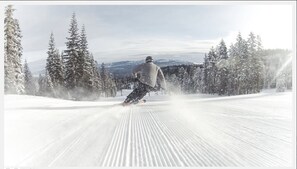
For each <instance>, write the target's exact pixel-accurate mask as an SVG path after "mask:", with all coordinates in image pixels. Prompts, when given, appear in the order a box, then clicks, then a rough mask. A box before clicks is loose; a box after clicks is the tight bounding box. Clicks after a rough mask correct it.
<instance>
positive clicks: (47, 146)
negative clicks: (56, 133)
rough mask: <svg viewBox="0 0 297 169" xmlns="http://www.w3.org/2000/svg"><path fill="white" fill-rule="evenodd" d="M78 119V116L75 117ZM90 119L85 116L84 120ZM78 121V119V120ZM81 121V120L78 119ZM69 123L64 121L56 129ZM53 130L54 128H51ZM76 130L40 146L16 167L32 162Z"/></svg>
mask: <svg viewBox="0 0 297 169" xmlns="http://www.w3.org/2000/svg"><path fill="white" fill-rule="evenodd" d="M77 117H78V116H77ZM88 118H90V117H89V116H85V117H84V119H88ZM73 119H76V118H71V120H73ZM78 119H79V118H78ZM80 120H81V119H80ZM69 121H70V119H69V120H65V123H63V124H60V125H57V126H56V128H57V127H60V126H63V125H64V124H66V123H68V122H69ZM52 129H54V128H52ZM76 130H79V128H77V129H76ZM76 130H73V131H72V132H71V133H70V134H66V135H63V136H62V138H56V139H53V140H52V141H51V142H49V143H48V144H46V145H44V146H41V147H39V148H37V149H36V150H35V151H33V152H32V153H30V154H29V155H28V156H26V157H25V158H24V159H22V160H21V161H20V162H19V163H18V165H22V164H23V163H26V161H28V160H32V159H33V158H34V157H35V156H38V154H42V153H44V152H45V151H47V150H49V149H50V148H51V147H52V145H53V144H55V143H57V142H58V141H60V140H62V139H63V138H66V137H67V136H68V135H71V134H73V133H74V132H75V131H76Z"/></svg>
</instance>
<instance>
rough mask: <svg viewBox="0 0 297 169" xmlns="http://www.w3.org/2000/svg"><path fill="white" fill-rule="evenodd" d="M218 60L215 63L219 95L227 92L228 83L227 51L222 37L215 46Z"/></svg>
mask: <svg viewBox="0 0 297 169" xmlns="http://www.w3.org/2000/svg"><path fill="white" fill-rule="evenodd" d="M217 54H218V62H217V63H216V66H217V69H218V73H217V83H216V84H217V92H218V94H220V95H224V94H226V93H227V85H228V65H227V59H228V51H227V47H226V44H225V42H224V40H223V39H222V40H221V42H220V44H219V45H218V47H217Z"/></svg>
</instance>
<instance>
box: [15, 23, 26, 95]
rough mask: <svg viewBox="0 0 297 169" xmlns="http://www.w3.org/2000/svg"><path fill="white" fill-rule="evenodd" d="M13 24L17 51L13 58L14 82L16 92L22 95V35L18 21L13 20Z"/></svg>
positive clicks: (23, 87)
mask: <svg viewBox="0 0 297 169" xmlns="http://www.w3.org/2000/svg"><path fill="white" fill-rule="evenodd" d="M14 22H15V27H16V32H15V35H16V42H15V45H16V50H17V55H16V57H15V58H14V61H13V62H14V70H15V71H14V74H15V81H16V91H17V93H18V94H22V93H24V92H25V86H24V74H23V65H22V61H21V58H22V55H23V47H22V44H21V40H22V37H23V36H22V33H21V29H20V26H19V21H18V20H17V19H14Z"/></svg>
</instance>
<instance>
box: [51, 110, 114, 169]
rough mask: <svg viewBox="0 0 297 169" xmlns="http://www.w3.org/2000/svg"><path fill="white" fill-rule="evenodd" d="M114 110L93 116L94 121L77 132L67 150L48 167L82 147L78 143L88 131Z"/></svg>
mask: <svg viewBox="0 0 297 169" xmlns="http://www.w3.org/2000/svg"><path fill="white" fill-rule="evenodd" d="M113 109H114V108H111V109H108V110H106V111H104V113H100V114H95V115H93V117H92V120H90V121H88V123H86V126H85V127H82V128H81V129H80V130H77V131H76V132H75V133H74V134H76V135H75V136H73V137H74V139H73V141H71V142H70V143H69V144H68V145H67V146H66V147H65V148H63V149H61V150H60V152H59V154H58V155H57V156H56V157H55V158H54V160H52V161H51V163H50V164H49V165H48V166H49V167H51V166H52V165H53V164H54V163H55V162H56V161H58V160H59V159H60V158H61V157H62V156H64V155H65V154H66V152H68V151H69V150H70V149H72V148H73V147H74V146H75V145H78V146H79V145H81V144H78V143H79V142H80V141H81V140H82V139H83V138H84V137H85V136H86V135H87V134H88V131H89V130H88V129H89V128H92V127H93V126H95V125H96V124H97V120H98V119H99V118H100V117H102V116H103V115H105V114H106V113H110V112H113ZM94 116H95V117H94ZM79 131H82V132H79Z"/></svg>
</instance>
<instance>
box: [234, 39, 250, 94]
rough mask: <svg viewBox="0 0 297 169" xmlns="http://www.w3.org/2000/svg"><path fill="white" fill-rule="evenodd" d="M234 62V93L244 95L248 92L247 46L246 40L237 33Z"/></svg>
mask: <svg viewBox="0 0 297 169" xmlns="http://www.w3.org/2000/svg"><path fill="white" fill-rule="evenodd" d="M234 54H235V56H233V57H235V58H234V59H235V62H234V64H235V65H234V67H235V72H234V73H235V74H234V75H235V93H236V94H246V93H247V92H248V87H247V86H248V82H249V81H248V79H249V77H248V73H249V72H248V70H249V69H248V66H249V65H248V64H247V63H248V62H247V61H248V46H247V42H246V40H244V39H243V38H242V36H241V33H238V35H237V39H236V43H235V44H234Z"/></svg>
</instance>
